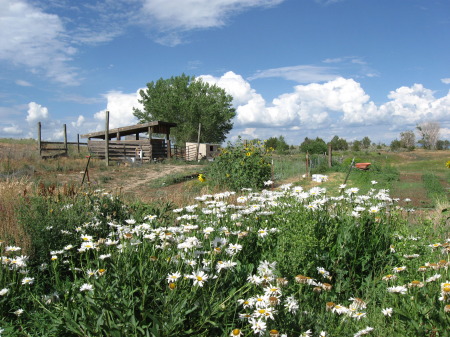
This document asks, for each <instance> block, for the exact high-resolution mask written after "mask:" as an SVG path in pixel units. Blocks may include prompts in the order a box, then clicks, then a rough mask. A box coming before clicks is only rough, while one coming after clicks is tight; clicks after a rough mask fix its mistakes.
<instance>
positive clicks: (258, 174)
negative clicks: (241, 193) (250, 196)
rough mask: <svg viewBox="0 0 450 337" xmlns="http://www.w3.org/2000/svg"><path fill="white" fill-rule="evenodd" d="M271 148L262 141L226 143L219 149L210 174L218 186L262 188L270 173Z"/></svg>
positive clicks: (239, 140)
mask: <svg viewBox="0 0 450 337" xmlns="http://www.w3.org/2000/svg"><path fill="white" fill-rule="evenodd" d="M272 151H273V150H272V149H271V148H267V147H266V146H265V145H264V143H262V142H259V141H257V142H245V143H244V142H243V141H242V139H241V138H239V139H238V141H237V142H236V143H235V144H231V143H228V146H227V147H226V148H223V149H221V152H220V155H219V156H218V157H217V158H216V160H215V161H214V163H213V167H212V169H211V176H212V178H213V179H214V180H215V182H216V183H217V184H218V185H220V186H227V187H228V188H230V189H232V190H234V191H238V190H241V189H242V188H256V189H259V188H262V187H264V182H265V181H268V180H270V177H271V174H272V165H271V153H272Z"/></svg>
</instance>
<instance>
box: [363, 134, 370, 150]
mask: <svg viewBox="0 0 450 337" xmlns="http://www.w3.org/2000/svg"><path fill="white" fill-rule="evenodd" d="M371 143H372V142H371V140H370V138H369V137H367V136H365V137H364V138H363V139H362V140H361V145H362V147H363V149H368V148H369V146H370V144H371Z"/></svg>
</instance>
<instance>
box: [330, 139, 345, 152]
mask: <svg viewBox="0 0 450 337" xmlns="http://www.w3.org/2000/svg"><path fill="white" fill-rule="evenodd" d="M330 144H331V147H332V149H333V150H336V151H339V150H342V151H346V150H348V143H347V141H346V140H345V139H344V138H339V137H338V136H334V137H333V139H331V141H330Z"/></svg>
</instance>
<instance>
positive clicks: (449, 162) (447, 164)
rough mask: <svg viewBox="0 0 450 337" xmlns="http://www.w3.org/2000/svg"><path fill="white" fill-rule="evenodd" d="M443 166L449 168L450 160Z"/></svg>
mask: <svg viewBox="0 0 450 337" xmlns="http://www.w3.org/2000/svg"><path fill="white" fill-rule="evenodd" d="M445 166H447V168H450V160H449V161H448V162H446V163H445Z"/></svg>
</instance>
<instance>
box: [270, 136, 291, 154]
mask: <svg viewBox="0 0 450 337" xmlns="http://www.w3.org/2000/svg"><path fill="white" fill-rule="evenodd" d="M265 145H266V147H271V148H273V149H274V150H276V151H278V152H285V151H287V150H289V145H288V144H287V143H286V141H285V140H284V137H283V136H279V137H278V138H276V137H270V138H269V139H267V140H266V141H265Z"/></svg>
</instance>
